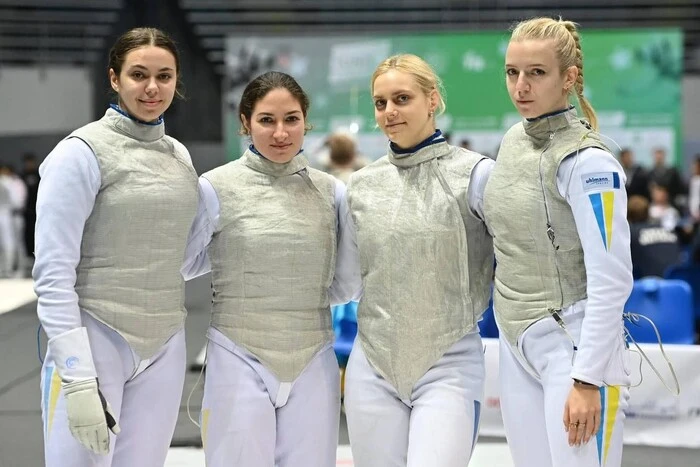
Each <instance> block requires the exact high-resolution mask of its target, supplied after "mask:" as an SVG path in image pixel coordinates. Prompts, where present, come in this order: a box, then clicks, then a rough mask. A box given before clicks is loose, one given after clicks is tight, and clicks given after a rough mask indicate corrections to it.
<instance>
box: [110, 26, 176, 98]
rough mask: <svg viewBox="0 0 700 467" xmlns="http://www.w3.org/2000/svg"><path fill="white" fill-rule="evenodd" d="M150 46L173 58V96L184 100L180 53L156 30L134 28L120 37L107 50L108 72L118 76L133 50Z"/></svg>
mask: <svg viewBox="0 0 700 467" xmlns="http://www.w3.org/2000/svg"><path fill="white" fill-rule="evenodd" d="M148 45H152V46H155V47H160V48H162V49H165V50H167V51H168V52H170V53H171V54H173V57H174V58H175V74H176V76H177V86H176V88H175V95H176V96H177V97H179V98H184V92H185V91H184V87H183V84H182V81H181V80H180V52H178V50H177V46H176V45H175V42H174V41H173V40H172V39H171V38H170V36H168V35H167V34H166V33H164V32H163V31H161V30H160V29H156V28H134V29H131V30H129V31H127V32H125V33H124V34H122V35H121V36H119V39H117V41H116V42H115V43H114V45H113V46H112V48H111V49H110V50H109V65H108V70H109V69H112V70H114V73H115V74H116V75H117V76H119V75H121V72H122V66H123V65H124V60H125V59H126V56H127V55H128V54H129V52H131V51H132V50H134V49H138V48H139V47H144V46H148Z"/></svg>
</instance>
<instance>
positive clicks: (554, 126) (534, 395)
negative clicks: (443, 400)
mask: <svg viewBox="0 0 700 467" xmlns="http://www.w3.org/2000/svg"><path fill="white" fill-rule="evenodd" d="M624 187H625V180H624V172H623V170H622V168H621V167H620V165H619V164H618V162H617V161H616V160H615V159H614V157H613V156H612V155H611V154H610V153H609V152H608V151H607V149H605V145H604V144H603V143H602V142H601V141H600V140H599V139H598V136H597V134H596V133H595V132H592V131H591V129H590V126H589V125H588V124H587V123H585V122H582V121H580V120H579V119H578V117H577V115H576V111H575V110H574V109H573V108H570V109H567V110H565V111H562V112H558V113H555V114H552V115H549V116H545V117H542V118H540V119H534V120H526V121H524V122H523V123H519V124H516V125H515V126H514V127H513V128H511V130H509V132H508V133H507V134H506V136H505V137H504V139H503V142H502V145H501V150H500V152H499V155H498V158H497V162H496V167H495V168H494V170H493V172H492V174H491V178H490V179H489V182H488V184H487V186H486V190H485V194H484V213H485V215H486V222H487V225H488V226H489V229H490V230H491V232H492V233H493V235H494V250H495V252H496V261H497V263H498V266H497V268H496V282H495V289H494V311H495V316H496V321H497V323H498V325H499V329H500V331H501V337H500V339H501V352H500V355H501V356H500V373H501V376H500V382H501V411H502V414H503V422H504V426H505V430H506V436H507V438H508V445H509V447H510V450H511V453H512V455H513V459H514V463H515V466H516V467H530V466H535V465H536V466H538V467H540V466H542V467H548V466H551V467H557V466H560V465H567V466H572V467H593V466H609V467H616V466H620V465H621V462H622V461H621V459H622V425H623V422H624V413H623V410H624V409H625V407H626V406H627V400H628V397H629V391H628V389H627V387H626V386H628V385H629V383H630V378H629V375H630V369H629V361H628V358H629V357H628V352H627V350H626V345H625V342H624V337H623V319H622V312H623V308H624V304H625V302H626V300H627V298H628V296H629V293H630V291H631V288H632V264H631V259H630V233H629V226H628V224H627V220H626V214H627V197H626V193H625V189H624ZM555 314H556V315H557V316H559V317H560V318H562V319H563V322H564V324H563V326H560V325H559V324H557V321H556V319H555ZM563 328H565V329H566V331H568V333H569V335H570V337H569V335H567V333H566V332H565V331H564V329H563ZM572 340H573V341H572ZM574 379H576V380H579V381H582V382H585V383H589V384H592V385H595V386H598V387H599V388H600V394H601V402H602V416H601V428H600V430H599V431H598V433H597V438H591V440H590V441H589V442H588V443H587V444H585V445H582V446H580V447H576V446H574V447H571V446H569V443H568V433H567V432H566V431H565V427H564V421H563V420H564V408H565V403H566V401H567V398H568V396H569V392H570V391H571V389H572V386H573V381H574ZM575 421H576V420H572V422H575Z"/></svg>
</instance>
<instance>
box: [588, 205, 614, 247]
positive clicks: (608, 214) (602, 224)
mask: <svg viewBox="0 0 700 467" xmlns="http://www.w3.org/2000/svg"><path fill="white" fill-rule="evenodd" d="M588 198H589V199H590V200H591V205H592V206H593V213H594V214H595V219H596V222H597V223H598V229H599V230H600V235H601V237H602V238H603V246H604V247H605V249H606V250H607V251H610V246H611V245H612V235H613V213H614V210H613V209H614V203H615V192H614V191H604V192H602V193H591V194H590V195H588Z"/></svg>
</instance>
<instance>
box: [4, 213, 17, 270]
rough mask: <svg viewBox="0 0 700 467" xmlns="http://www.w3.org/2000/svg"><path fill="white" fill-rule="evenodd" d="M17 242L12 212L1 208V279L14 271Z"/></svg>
mask: <svg viewBox="0 0 700 467" xmlns="http://www.w3.org/2000/svg"><path fill="white" fill-rule="evenodd" d="M17 241H18V239H17V238H16V237H15V227H14V220H13V216H12V212H11V211H9V210H6V209H2V208H0V261H2V263H0V277H2V276H3V275H9V274H10V273H12V271H13V269H14V264H15V254H16V253H17V252H16V250H17Z"/></svg>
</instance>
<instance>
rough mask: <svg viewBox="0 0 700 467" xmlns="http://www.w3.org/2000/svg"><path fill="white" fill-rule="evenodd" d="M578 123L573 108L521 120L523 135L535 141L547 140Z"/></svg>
mask: <svg viewBox="0 0 700 467" xmlns="http://www.w3.org/2000/svg"><path fill="white" fill-rule="evenodd" d="M578 121H580V120H579V118H578V114H577V113H576V108H575V107H574V106H571V107H569V108H568V109H564V110H559V111H556V112H552V113H548V114H545V115H542V116H541V117H537V118H533V119H525V120H523V127H524V128H525V133H527V134H528V135H529V136H531V137H533V138H535V139H549V138H550V137H551V135H552V134H553V133H556V132H557V131H558V130H561V129H562V128H566V127H568V126H570V125H571V124H572V123H574V122H578Z"/></svg>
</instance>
